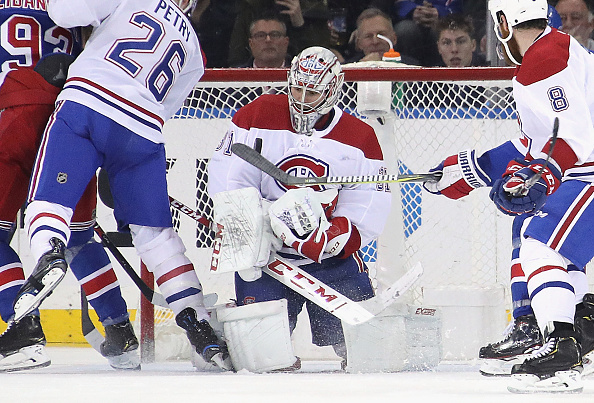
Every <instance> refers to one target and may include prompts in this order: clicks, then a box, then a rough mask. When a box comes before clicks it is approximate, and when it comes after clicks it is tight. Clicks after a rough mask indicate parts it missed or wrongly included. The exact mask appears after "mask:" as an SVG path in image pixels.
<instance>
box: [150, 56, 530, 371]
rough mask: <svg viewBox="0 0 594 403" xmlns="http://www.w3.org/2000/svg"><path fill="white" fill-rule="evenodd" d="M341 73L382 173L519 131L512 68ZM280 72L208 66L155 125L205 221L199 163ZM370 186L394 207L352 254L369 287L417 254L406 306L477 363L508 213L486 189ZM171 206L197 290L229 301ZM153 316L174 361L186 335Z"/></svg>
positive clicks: (196, 238) (414, 169) (487, 336)
mask: <svg viewBox="0 0 594 403" xmlns="http://www.w3.org/2000/svg"><path fill="white" fill-rule="evenodd" d="M344 72H345V82H344V84H343V91H342V92H343V94H342V97H341V99H340V101H339V104H338V105H339V106H340V107H341V108H342V109H343V110H345V111H347V112H348V113H351V114H353V115H355V116H358V117H360V118H361V119H363V120H365V121H366V122H367V123H369V124H370V125H371V126H373V128H374V129H375V131H376V133H377V135H378V138H379V141H380V144H381V146H382V150H383V153H384V159H385V161H386V165H387V171H388V173H391V174H392V173H398V174H405V173H419V172H426V171H427V170H428V169H430V168H431V167H433V166H435V165H436V164H437V163H439V162H440V161H441V160H442V159H444V158H445V157H447V156H448V155H452V154H454V153H457V152H458V151H460V150H464V149H475V150H477V153H478V154H480V153H482V152H484V151H486V150H487V149H489V148H491V147H494V146H496V145H498V144H501V143H503V142H504V141H506V140H508V139H512V138H515V137H517V136H518V134H519V128H518V124H517V122H516V113H515V109H514V105H513V99H512V96H511V77H512V75H513V69H512V68H388V67H373V68H368V67H367V68H365V67H361V68H359V67H348V66H347V67H345V68H344ZM286 78H287V70H285V69H213V70H207V71H206V73H205V75H204V77H203V79H202V80H201V81H200V82H199V83H198V84H197V85H196V87H195V89H194V90H193V91H192V93H191V94H190V96H189V97H188V99H187V100H186V102H185V104H184V106H183V107H182V108H181V109H180V110H179V111H178V113H177V114H176V115H175V116H174V117H173V118H172V119H170V120H169V121H168V122H167V123H166V125H165V128H164V134H165V138H166V150H167V158H168V186H169V194H170V195H171V196H173V197H174V198H176V199H178V200H180V201H181V202H182V203H185V204H187V205H189V206H190V207H193V208H195V209H196V210H197V211H198V212H199V213H201V214H204V215H205V216H206V217H208V218H209V219H210V218H212V202H211V200H210V198H209V197H208V195H207V193H206V181H207V174H206V166H207V162H208V159H209V158H210V156H211V155H212V153H213V151H214V149H215V148H216V146H217V145H218V144H219V143H220V142H221V139H222V138H223V136H224V134H225V132H226V130H227V128H228V126H229V122H230V119H231V117H232V116H233V114H234V113H235V112H236V111H237V109H239V108H240V107H241V106H243V105H245V104H247V103H248V102H250V101H252V100H253V99H255V98H256V97H257V96H259V95H260V94H262V93H286ZM378 186H381V187H386V186H389V188H390V189H391V191H392V195H393V208H392V213H391V215H390V218H389V222H388V224H387V225H386V229H385V231H384V232H383V234H382V235H381V236H380V237H379V238H378V239H377V240H375V241H374V242H372V243H371V244H370V245H367V246H365V247H364V248H363V249H362V251H361V254H362V256H363V258H364V260H365V261H367V262H368V265H369V269H370V275H371V277H372V279H373V283H374V285H375V286H376V287H377V288H378V289H380V291H381V288H382V287H385V286H387V285H389V284H391V283H393V282H394V281H395V280H396V279H397V278H399V277H400V276H401V275H402V274H404V272H405V271H406V270H407V269H409V268H410V267H412V266H413V265H414V264H415V263H416V262H418V261H420V262H421V263H422V264H423V267H424V269H425V274H424V275H423V277H422V278H421V279H420V280H419V281H418V282H417V285H416V286H415V287H414V288H413V291H412V292H410V293H409V302H410V303H411V304H423V305H424V306H432V307H437V308H439V309H440V310H441V314H442V316H441V318H442V327H443V332H442V334H443V340H442V343H443V347H442V348H443V357H444V358H446V359H448V358H449V359H470V358H475V357H476V354H477V352H478V348H479V347H480V346H481V345H484V344H485V343H486V342H490V341H493V340H496V339H498V337H499V334H500V332H501V330H502V329H503V328H504V327H505V324H506V320H507V315H506V309H509V308H510V306H509V305H510V298H509V292H508V290H509V279H510V258H511V219H510V218H509V217H506V216H503V215H502V214H500V213H498V212H497V210H496V208H495V207H494V206H493V205H492V203H491V201H490V200H489V197H488V189H478V190H476V191H475V192H473V193H472V194H471V195H469V196H468V197H466V198H464V199H461V200H458V201H453V200H449V199H447V198H445V197H443V196H436V195H432V194H429V193H428V192H426V191H424V190H423V188H422V185H421V184H418V183H416V184H390V185H386V184H381V185H378ZM172 211H173V216H174V225H175V228H176V229H177V230H178V231H179V233H180V235H181V236H182V239H183V241H184V243H185V245H186V247H187V249H188V250H187V255H188V257H189V258H190V260H191V261H192V262H193V263H194V265H195V266H196V270H197V271H198V276H199V278H200V280H201V282H202V285H203V287H204V292H205V293H206V294H209V293H216V294H218V301H217V304H225V303H228V302H230V301H231V300H232V299H233V298H234V294H233V277H232V275H225V274H221V275H210V274H209V273H208V268H209V265H210V249H209V248H210V246H211V242H212V234H211V233H210V232H209V231H208V230H205V229H204V228H202V227H201V226H198V225H197V224H196V222H195V221H193V220H192V219H191V218H189V217H185V216H183V215H180V214H179V212H177V211H175V210H172ZM156 311H157V312H156V314H155V315H153V313H152V312H144V313H143V314H142V315H140V316H141V317H142V319H141V322H144V321H146V322H150V323H144V324H143V326H149V327H150V326H151V325H153V324H154V333H155V337H154V339H155V340H154V342H155V357H156V359H157V360H159V359H162V358H171V357H179V356H180V354H179V352H176V351H170V350H174V347H173V346H172V345H176V346H177V345H178V344H180V342H172V337H173V336H172V335H171V334H172V333H179V334H182V339H184V337H183V333H182V332H181V330H179V329H176V326H175V320H174V318H173V314H172V313H171V312H169V313H168V312H164V311H162V310H161V309H156ZM153 316H154V318H153ZM448 329H449V331H448ZM149 333H150V332H149ZM151 342H152V341H150V342H149V343H148V344H147V345H149V346H150V344H151ZM296 342H297V341H296ZM175 348H177V347H175ZM188 348H189V347H188V346H186V347H185V349H186V350H185V351H186V353H187V351H188Z"/></svg>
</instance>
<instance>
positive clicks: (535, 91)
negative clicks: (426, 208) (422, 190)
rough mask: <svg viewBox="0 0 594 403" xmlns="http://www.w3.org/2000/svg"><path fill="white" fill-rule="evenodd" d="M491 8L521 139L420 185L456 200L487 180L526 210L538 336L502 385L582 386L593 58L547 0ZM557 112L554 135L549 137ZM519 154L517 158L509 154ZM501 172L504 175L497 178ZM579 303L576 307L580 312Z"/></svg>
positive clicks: (528, 272) (513, 209) (524, 260)
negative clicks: (553, 21) (510, 68)
mask: <svg viewBox="0 0 594 403" xmlns="http://www.w3.org/2000/svg"><path fill="white" fill-rule="evenodd" d="M489 9H490V11H491V15H492V17H493V20H494V22H495V30H496V34H497V37H498V39H499V41H500V42H501V44H502V45H503V49H504V54H503V55H504V57H506V58H507V59H508V60H510V61H511V62H513V63H514V64H516V65H517V66H518V67H517V69H516V72H515V76H514V79H513V91H514V98H515V101H516V107H517V111H518V115H519V121H520V124H521V130H522V138H521V139H518V140H515V141H512V142H507V143H504V144H503V145H501V146H499V147H497V148H494V149H492V150H489V151H487V152H486V153H485V154H483V155H482V156H481V157H480V158H475V155H474V151H468V152H461V153H459V154H458V155H454V156H452V157H448V158H447V159H446V160H444V161H443V162H442V163H441V164H440V166H439V167H438V170H440V171H441V172H443V176H442V179H441V180H440V181H439V182H436V183H427V184H426V188H427V189H428V190H429V191H432V192H435V193H441V194H444V195H446V196H448V197H451V198H459V197H462V196H465V195H467V194H468V193H469V192H470V191H472V190H473V189H475V188H478V187H481V186H492V189H491V193H490V197H491V199H492V200H493V201H494V203H495V205H496V206H497V208H498V209H499V210H500V211H502V212H504V213H506V214H510V215H521V214H526V213H531V214H532V217H531V218H530V221H529V222H528V223H527V225H526V228H525V229H524V230H523V233H522V244H521V246H520V251H519V259H520V262H521V265H522V270H523V272H524V274H525V276H526V279H527V286H528V292H529V297H530V301H531V306H532V309H533V311H534V314H535V317H536V319H537V322H538V325H539V328H540V330H541V331H542V333H543V337H544V340H543V345H542V347H540V348H538V349H536V350H535V351H534V352H533V353H532V354H531V355H530V356H529V357H528V358H527V359H526V360H525V361H524V362H523V363H522V364H518V365H515V366H514V367H513V368H512V383H511V384H510V386H509V387H508V389H509V390H510V391H512V392H533V391H553V392H564V391H569V392H580V391H581V390H582V389H583V386H582V383H581V374H580V372H581V369H582V355H581V353H582V352H581V350H582V346H583V349H584V350H586V349H588V348H591V346H590V347H587V344H588V341H591V334H592V332H593V331H594V329H593V328H592V325H593V324H594V322H593V321H592V319H594V316H592V314H593V313H594V312H593V311H592V310H591V306H590V305H589V304H586V303H583V302H582V301H581V298H582V296H583V294H584V290H585V289H586V288H587V283H585V281H586V277H585V276H584V275H583V273H582V274H578V275H573V274H572V273H573V272H572V271H568V266H569V265H571V264H573V265H575V266H576V267H577V268H579V269H580V270H583V268H584V266H585V265H586V263H587V262H588V261H590V259H591V258H592V257H593V256H594V248H592V247H591V246H590V245H589V244H588V243H587V242H585V240H588V239H589V228H590V227H591V226H592V220H594V206H592V205H591V204H590V198H589V195H590V193H592V192H593V190H592V189H593V187H592V179H593V178H594V176H592V173H591V169H590V166H591V165H594V164H593V162H594V125H593V119H592V111H593V110H594V108H593V106H594V105H592V99H593V97H592V94H590V92H589V91H591V88H590V87H589V86H588V85H587V83H588V82H589V80H590V78H589V74H590V72H591V71H592V68H593V67H594V55H592V54H591V53H589V52H588V51H587V50H585V49H584V48H583V47H582V46H580V45H579V43H578V42H577V41H576V40H575V39H573V38H571V37H570V36H569V35H566V34H564V33H562V32H560V31H557V30H556V29H554V28H550V27H548V26H547V20H546V18H547V2H546V1H545V0H536V1H534V0H513V1H512V0H490V1H489ZM556 119H558V123H559V130H558V137H559V138H558V139H557V141H556V143H552V142H551V141H550V139H551V136H552V133H553V131H554V129H553V128H554V124H555V120H556ZM518 152H519V153H520V154H521V159H515V158H517V156H518ZM549 155H550V158H548V156H549ZM506 161H510V162H509V164H508V165H507V168H505V169H502V166H504V164H505V162H506ZM501 172H503V177H502V178H501V179H497V178H498V177H499V176H498V174H499V173H501ZM535 175H536V177H535ZM530 178H534V179H530ZM533 180H536V182H535V183H534V184H532V183H531V182H532V181H533ZM545 202H546V204H545ZM576 304H578V307H580V311H582V312H579V313H578V315H576ZM579 304H582V305H581V306H580V305H579ZM584 310H585V312H583V311H584ZM574 321H575V327H574Z"/></svg>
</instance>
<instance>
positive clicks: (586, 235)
mask: <svg viewBox="0 0 594 403" xmlns="http://www.w3.org/2000/svg"><path fill="white" fill-rule="evenodd" d="M592 192H593V187H592V186H589V185H588V184H587V183H584V182H579V181H566V182H564V183H563V184H562V185H561V187H560V188H559V190H558V191H557V192H556V193H554V194H553V195H551V196H550V197H549V198H548V200H547V203H546V205H545V206H544V207H543V208H542V210H541V213H539V214H538V215H536V216H535V217H534V218H533V219H532V220H531V222H530V224H529V225H528V227H527V228H526V231H525V233H524V234H525V236H526V239H524V240H523V242H522V246H521V248H520V258H521V260H522V264H523V268H524V272H525V273H526V276H527V278H528V292H529V293H530V299H531V302H532V309H533V310H534V313H535V316H536V318H537V320H538V324H539V327H540V329H541V330H542V331H543V335H544V344H543V346H542V347H541V348H540V349H538V350H536V351H534V352H533V353H532V355H531V356H530V357H529V358H528V359H526V361H524V363H522V364H520V365H516V366H514V367H513V368H512V376H513V381H514V382H515V385H511V388H513V389H514V390H519V391H526V390H532V389H534V388H536V389H538V388H539V387H542V386H543V382H544V383H545V384H546V386H547V387H548V388H549V389H553V390H555V389H556V388H558V389H560V390H561V391H568V390H569V391H580V390H581V388H582V386H581V376H580V372H581V369H582V359H581V348H580V345H579V342H578V340H579V339H580V335H579V333H578V332H577V331H576V329H575V327H574V316H575V307H576V294H577V293H579V292H580V291H579V290H583V289H584V287H587V286H585V285H584V284H581V282H584V281H585V279H586V277H585V276H572V275H570V273H569V272H568V266H569V265H571V264H573V265H575V266H576V267H578V268H583V267H585V265H586V263H588V261H590V260H591V259H592V257H593V256H594V246H592V245H590V243H589V242H588V241H586V240H588V239H590V234H591V227H592V222H593V221H594V205H593V204H592V203H591V202H590V200H591V196H590V195H591V194H592ZM545 379H546V381H545ZM510 390H511V389H510Z"/></svg>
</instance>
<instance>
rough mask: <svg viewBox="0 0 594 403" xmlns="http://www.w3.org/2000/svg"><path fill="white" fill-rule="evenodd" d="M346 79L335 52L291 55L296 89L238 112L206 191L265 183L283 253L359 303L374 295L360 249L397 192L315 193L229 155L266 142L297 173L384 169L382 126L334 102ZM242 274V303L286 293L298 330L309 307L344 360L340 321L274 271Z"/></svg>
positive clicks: (324, 341) (317, 340)
mask: <svg viewBox="0 0 594 403" xmlns="http://www.w3.org/2000/svg"><path fill="white" fill-rule="evenodd" d="M342 81H343V73H342V70H341V66H340V64H339V62H338V60H337V59H336V57H335V56H334V54H333V53H332V52H330V51H329V50H327V49H325V48H321V47H311V48H307V49H305V50H303V51H302V52H301V53H300V54H299V55H298V56H296V57H295V58H294V59H293V61H292V64H291V68H290V70H289V75H288V95H284V94H276V95H262V96H260V97H259V98H258V99H256V100H255V101H253V102H251V103H250V104H248V105H246V106H244V107H243V108H241V109H240V110H239V111H237V113H236V114H235V116H234V117H233V119H232V123H231V127H230V128H229V129H228V131H227V133H226V135H225V137H224V139H223V141H222V142H221V144H220V145H219V146H218V148H217V149H216V151H215V154H214V156H213V158H212V159H211V161H210V163H209V167H208V177H209V183H208V191H209V194H210V195H211V196H213V197H216V195H217V194H218V193H219V192H224V191H232V190H236V189H242V188H249V187H252V188H255V189H257V190H258V191H259V193H260V196H261V197H262V199H263V204H265V205H270V207H269V210H268V216H269V217H270V221H269V222H270V225H271V226H272V231H273V233H274V236H276V237H278V238H280V239H281V240H282V241H283V242H284V246H283V247H282V249H280V251H279V252H278V254H279V255H280V256H282V257H285V258H287V259H290V261H291V262H292V263H294V264H296V265H298V266H300V267H302V268H303V269H305V270H306V271H307V272H308V273H310V274H312V275H313V276H314V277H316V278H318V279H319V280H321V281H323V282H324V283H325V284H328V285H329V286H330V287H332V288H334V289H336V290H337V291H339V292H341V293H343V294H344V295H346V296H348V297H350V298H351V299H353V300H355V301H361V300H365V299H368V298H371V297H372V296H373V293H374V292H373V289H372V287H371V285H370V281H369V277H368V274H367V268H366V266H365V264H364V263H363V262H362V260H361V258H360V257H359V255H358V254H357V251H358V250H359V248H360V247H361V246H362V245H366V244H367V243H368V242H370V241H371V240H372V239H374V238H376V237H377V236H378V235H379V234H380V233H381V232H382V230H383V227H384V225H385V223H386V219H387V216H388V214H389V211H390V203H391V195H390V193H389V188H388V187H387V186H384V185H376V184H365V185H345V186H319V187H317V188H314V190H315V192H313V191H312V192H311V193H309V192H307V191H305V189H295V188H289V187H287V186H285V185H283V184H282V183H279V182H276V181H275V180H274V179H272V178H271V177H269V176H267V175H264V174H262V172H261V171H259V170H258V169H256V168H254V167H253V166H251V165H249V164H247V163H246V162H245V161H243V160H242V159H240V158H238V157H237V156H235V155H233V154H232V153H231V152H230V151H229V149H230V146H231V145H232V144H233V143H243V144H246V145H249V146H253V145H254V144H261V153H262V155H263V156H264V157H265V158H267V159H268V160H269V161H271V162H272V163H274V164H276V165H277V166H278V167H279V168H281V169H282V170H284V171H286V172H288V173H290V174H295V175H297V176H327V175H371V174H379V173H383V172H384V171H385V167H384V162H383V156H382V151H381V149H380V146H379V143H378V140H377V138H376V135H375V132H374V130H373V129H372V128H371V127H370V126H368V125H367V124H366V123H364V122H362V121H360V120H359V119H357V118H354V117H353V116H351V115H349V114H347V113H345V112H343V111H342V110H341V109H339V108H338V107H337V106H336V103H337V101H338V99H339V96H340V90H341V86H342ZM316 212H317V213H316ZM215 214H216V212H215ZM291 217H292V218H291ZM264 264H266V262H264ZM240 273H241V272H240ZM242 277H245V276H240V275H238V274H236V276H235V291H236V297H237V303H238V305H245V304H250V303H254V302H262V301H271V300H279V299H282V298H285V299H287V301H288V315H289V328H290V330H291V331H292V330H293V329H294V328H295V325H296V321H297V314H298V313H299V312H300V311H301V310H302V309H303V306H304V304H305V305H306V306H307V311H308V314H309V318H310V325H311V330H312V341H313V343H314V344H315V345H318V346H327V345H331V346H332V347H333V348H334V350H335V351H336V353H337V354H338V355H339V356H341V357H343V359H345V360H346V347H345V343H344V335H343V331H342V327H341V323H340V320H338V319H337V318H336V317H334V316H333V315H331V314H330V313H328V312H326V311H324V310H322V309H321V308H320V307H318V306H317V305H315V304H313V303H311V302H309V301H307V300H306V299H305V298H304V297H302V296H301V295H299V294H297V293H296V292H294V291H292V290H290V289H288V288H287V287H285V286H284V285H283V284H281V283H279V282H278V281H276V280H274V279H273V278H272V277H270V276H260V277H259V276H258V275H256V276H254V277H255V278H257V279H255V280H254V278H251V279H250V280H253V281H245V280H244V279H243V278H242ZM345 362H346V361H345Z"/></svg>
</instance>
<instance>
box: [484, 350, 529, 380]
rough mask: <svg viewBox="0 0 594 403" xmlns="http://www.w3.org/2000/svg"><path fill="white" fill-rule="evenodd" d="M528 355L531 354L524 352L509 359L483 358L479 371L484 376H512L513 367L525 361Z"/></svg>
mask: <svg viewBox="0 0 594 403" xmlns="http://www.w3.org/2000/svg"><path fill="white" fill-rule="evenodd" d="M528 356H529V354H522V355H517V356H515V357H510V358H507V359H505V358H503V359H493V358H487V359H483V363H482V364H481V367H480V369H479V372H480V374H481V375H483V376H510V375H511V370H512V367H513V366H514V365H515V364H521V363H523V362H524V360H525V359H526V357H528Z"/></svg>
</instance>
